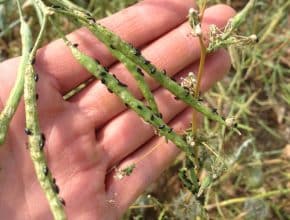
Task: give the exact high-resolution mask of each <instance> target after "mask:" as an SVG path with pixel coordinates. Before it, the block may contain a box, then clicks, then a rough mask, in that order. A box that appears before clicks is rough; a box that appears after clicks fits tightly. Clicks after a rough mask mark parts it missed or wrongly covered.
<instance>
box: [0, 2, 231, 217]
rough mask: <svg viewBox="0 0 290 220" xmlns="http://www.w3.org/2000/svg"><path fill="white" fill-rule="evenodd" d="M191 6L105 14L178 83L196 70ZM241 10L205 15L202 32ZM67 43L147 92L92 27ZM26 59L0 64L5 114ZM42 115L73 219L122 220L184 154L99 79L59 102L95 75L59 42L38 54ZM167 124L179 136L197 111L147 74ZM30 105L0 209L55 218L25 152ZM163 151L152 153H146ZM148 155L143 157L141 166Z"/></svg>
mask: <svg viewBox="0 0 290 220" xmlns="http://www.w3.org/2000/svg"><path fill="white" fill-rule="evenodd" d="M190 7H192V1H191V0H185V1H179V0H158V1H157V0H147V1H143V2H141V3H139V4H137V5H134V6H132V7H130V8H128V9H126V10H123V11H121V12H119V13H117V14H115V15H113V16H110V17H108V18H105V19H103V20H102V21H101V23H102V24H103V25H105V26H107V27H108V28H109V29H111V30H113V31H114V32H115V33H117V34H118V35H120V36H121V37H122V38H123V39H124V40H126V41H128V42H131V43H133V45H134V46H137V47H139V48H142V53H143V55H144V56H145V57H146V58H147V59H149V60H151V61H152V62H153V63H154V64H155V65H156V66H158V67H160V68H162V69H166V70H167V73H168V74H169V75H170V76H172V77H173V76H174V77H175V78H176V79H178V78H180V77H182V76H185V75H186V74H187V73H188V72H190V71H193V72H196V70H197V67H198V59H199V44H198V40H197V39H195V38H193V37H192V36H190V31H191V29H190V27H189V25H188V24H187V22H186V16H187V12H188V9H189V8H190ZM233 15H234V11H233V10H232V9H231V8H229V7H227V6H224V5H219V6H214V7H211V8H209V9H208V10H207V11H206V12H205V17H204V27H205V28H206V26H207V25H208V24H210V23H215V24H216V25H218V26H219V27H223V26H224V25H225V24H226V22H227V20H228V19H229V18H230V17H231V16H233ZM68 38H69V39H70V40H71V41H72V42H74V43H78V44H79V48H80V49H81V50H82V51H84V52H85V53H87V54H88V55H90V56H93V57H94V58H96V59H98V60H100V61H101V63H102V64H103V65H105V66H108V67H109V69H110V72H112V73H114V74H115V75H116V76H117V77H118V78H119V79H120V80H121V81H122V82H125V83H126V84H127V85H128V86H129V89H130V90H131V91H132V92H133V93H134V94H135V95H136V96H137V97H139V98H141V94H140V93H139V91H138V88H137V86H136V84H135V82H134V79H133V78H132V77H131V75H130V73H128V71H127V70H126V69H125V67H124V66H123V65H121V64H119V63H115V60H114V59H113V58H112V57H111V55H110V53H109V52H108V50H106V49H105V47H104V46H103V45H102V44H101V43H100V42H99V41H98V40H96V39H95V38H94V36H93V35H92V34H90V33H89V32H88V31H87V30H86V29H80V30H77V31H75V32H74V33H72V34H70V35H69V36H68ZM18 63H19V58H14V59H11V60H8V61H6V62H4V63H2V64H0V85H1V88H0V109H2V108H3V106H4V105H3V103H5V102H6V100H7V97H8V95H9V92H10V90H11V88H12V86H13V84H14V81H15V78H16V72H17V67H18ZM35 67H36V71H37V72H38V74H39V82H38V85H37V86H38V94H39V100H38V109H39V113H40V124H41V130H42V131H43V133H44V134H45V135H46V146H45V154H46V158H47V161H48V166H49V169H50V170H51V173H52V175H53V176H54V177H55V178H56V182H57V185H58V186H59V188H60V197H62V198H64V200H65V201H66V206H65V207H66V208H65V209H66V213H67V215H68V219H82V220H83V219H119V218H120V217H121V215H122V214H123V213H124V212H125V211H126V209H127V208H128V207H129V205H130V204H131V203H132V202H133V201H134V200H135V199H136V198H137V197H138V195H140V194H141V193H142V192H143V191H144V189H145V188H146V187H147V186H148V185H149V184H150V183H152V182H153V181H154V180H156V178H157V177H158V176H159V175H160V174H161V173H162V172H163V171H164V169H165V168H166V167H167V166H168V165H169V164H170V163H171V162H172V160H173V159H174V158H175V157H176V155H177V154H178V153H179V151H178V149H177V148H176V147H175V146H174V145H173V144H172V143H170V142H169V143H166V142H165V141H164V139H163V138H159V137H156V136H154V132H153V130H152V128H151V127H150V125H147V124H145V123H144V122H143V121H142V120H141V119H140V118H139V117H138V116H137V115H136V114H135V113H134V112H132V111H131V110H128V109H126V107H125V106H124V105H123V104H122V102H121V101H120V100H119V98H118V97H116V96H115V95H113V94H111V93H109V92H108V91H107V89H106V87H105V86H104V85H103V84H101V83H100V82H99V81H94V82H92V83H91V84H90V85H89V86H88V87H87V88H86V89H84V90H83V91H81V92H80V93H79V94H77V95H76V96H74V97H72V98H71V99H70V100H68V101H65V100H64V99H63V98H62V97H63V95H64V94H66V92H68V91H70V90H71V89H73V88H74V87H76V86H77V85H78V84H80V83H81V82H83V81H85V80H86V79H88V78H89V77H90V74H89V73H87V72H86V71H85V70H84V69H83V68H82V67H81V66H80V65H79V64H78V63H77V62H76V61H75V60H74V58H73V57H72V55H71V53H70V51H69V49H68V48H66V46H65V45H64V43H63V42H62V41H61V40H57V41H55V42H53V43H51V44H49V45H47V46H46V47H44V48H42V49H40V50H39V52H38V55H37V58H36V64H35ZM229 67H230V61H229V56H228V54H227V53H226V52H225V51H224V50H219V51H217V52H215V53H214V54H211V55H209V56H208V57H207V60H206V65H205V73H204V78H203V81H202V90H203V91H205V90H206V89H208V88H209V87H210V86H211V85H212V84H213V83H214V82H216V81H217V80H219V79H220V78H222V76H223V75H224V73H226V72H227V71H228V69H229ZM147 79H148V80H147V81H148V82H149V84H150V86H151V88H152V90H154V95H155V97H156V101H157V103H158V106H159V109H160V110H161V112H162V114H163V117H164V120H165V121H166V122H169V123H170V125H171V126H172V127H173V128H174V129H175V130H176V131H177V132H181V131H183V130H184V129H185V128H187V127H188V126H189V123H190V120H191V110H190V109H189V108H186V106H185V104H183V103H182V102H181V101H176V100H175V99H174V98H173V96H172V95H171V94H170V93H169V92H167V91H166V90H165V89H162V88H159V86H158V84H157V83H156V82H154V81H153V80H152V79H149V78H148V77H147ZM24 127H25V119H24V106H23V102H21V103H20V106H19V108H18V110H17V113H16V115H15V117H14V119H13V121H12V123H11V126H10V130H9V133H8V137H7V140H6V142H5V144H4V146H2V147H1V148H0V169H1V170H0V186H1V187H0V194H1V197H0V213H1V218H3V219H21V220H23V219H51V218H52V216H51V214H50V211H49V206H48V203H47V201H46V199H45V196H44V193H43V192H42V190H41V188H40V186H39V183H38V181H37V179H36V176H35V173H34V169H33V166H32V162H31V159H30V156H29V153H28V152H27V147H26V139H27V137H26V136H25V134H24ZM156 145H158V148H156V149H155V150H154V151H152V152H151V153H150V154H148V155H147V156H146V157H143V155H145V154H146V152H150V149H152V148H153V147H155V146H156ZM140 158H142V160H140ZM136 161H138V162H137V164H136V168H135V170H134V171H133V173H132V174H131V175H130V176H128V177H125V178H123V179H122V180H118V179H116V178H114V175H115V173H114V172H110V171H111V170H112V168H113V167H115V166H118V167H125V166H127V165H130V164H132V163H134V162H136Z"/></svg>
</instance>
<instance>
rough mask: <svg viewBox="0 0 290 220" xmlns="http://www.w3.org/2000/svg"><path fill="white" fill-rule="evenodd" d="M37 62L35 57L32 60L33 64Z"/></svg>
mask: <svg viewBox="0 0 290 220" xmlns="http://www.w3.org/2000/svg"><path fill="white" fill-rule="evenodd" d="M35 62H36V59H35V57H34V58H33V59H32V60H31V64H32V65H34V64H35Z"/></svg>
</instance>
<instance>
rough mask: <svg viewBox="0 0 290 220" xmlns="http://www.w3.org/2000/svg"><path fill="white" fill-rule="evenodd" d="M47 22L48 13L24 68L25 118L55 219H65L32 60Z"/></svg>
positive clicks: (37, 172) (45, 191) (42, 181)
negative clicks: (51, 166) (48, 157)
mask: <svg viewBox="0 0 290 220" xmlns="http://www.w3.org/2000/svg"><path fill="white" fill-rule="evenodd" d="M46 23H47V15H45V16H44V20H43V24H42V25H41V29H40V32H39V34H38V37H37V40H36V42H35V45H34V47H33V49H32V51H31V53H30V54H29V59H28V61H29V62H27V63H26V66H25V68H24V103H25V120H26V130H25V131H26V133H29V136H28V144H29V152H30V156H31V159H32V162H33V166H34V169H35V173H36V176H37V179H38V181H39V183H40V185H41V187H42V189H43V191H44V193H45V195H46V198H47V200H48V203H49V206H50V209H51V212H52V214H53V216H54V219H57V220H65V219H67V218H66V215H65V212H64V209H63V205H62V203H61V202H60V200H59V198H58V195H57V192H56V190H55V184H54V183H53V178H52V175H51V173H50V171H49V169H48V166H47V163H46V160H45V155H44V153H43V151H42V145H44V141H45V137H44V135H43V134H42V133H41V131H40V126H39V118H38V112H37V102H36V94H37V93H36V81H35V71H34V68H33V66H32V64H31V61H32V60H33V59H34V57H35V51H36V49H37V48H38V46H39V44H40V41H41V39H42V36H43V33H44V30H45V27H46Z"/></svg>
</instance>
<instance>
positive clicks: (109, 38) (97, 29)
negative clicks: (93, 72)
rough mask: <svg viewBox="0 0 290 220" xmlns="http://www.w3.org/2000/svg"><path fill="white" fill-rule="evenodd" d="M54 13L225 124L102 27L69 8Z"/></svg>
mask: <svg viewBox="0 0 290 220" xmlns="http://www.w3.org/2000/svg"><path fill="white" fill-rule="evenodd" d="M56 11H57V12H60V13H62V14H64V15H66V16H68V17H70V18H71V17H74V18H77V20H78V22H79V23H80V24H82V25H84V26H86V27H87V28H88V29H90V30H91V31H92V32H93V33H94V34H95V36H96V37H97V38H98V39H99V40H100V41H101V42H103V43H104V44H105V45H106V46H107V48H111V45H113V47H114V48H115V49H116V50H118V51H119V52H120V53H122V54H123V55H124V56H126V57H127V59H129V60H131V62H133V63H135V65H136V66H139V67H141V68H142V69H143V70H145V71H146V72H147V73H148V74H149V75H151V76H152V77H153V78H154V79H155V80H156V81H158V82H159V83H160V84H161V85H162V86H163V87H164V88H166V89H167V90H169V91H170V92H171V93H172V94H174V95H175V96H176V97H178V98H179V99H181V100H182V101H184V102H185V103H186V104H188V105H189V106H191V107H193V108H194V109H196V110H197V111H198V112H201V113H202V114H203V115H205V116H206V117H208V118H209V119H212V120H215V121H217V122H220V123H221V124H225V122H224V120H223V119H222V117H221V116H219V115H217V114H214V113H213V112H212V111H211V109H210V108H208V107H206V106H205V105H203V104H201V103H200V102H199V101H198V100H197V99H196V98H195V97H193V96H191V95H190V94H189V92H188V91H187V90H186V89H185V88H182V87H181V86H180V85H179V84H178V83H176V82H175V81H174V80H172V79H171V78H170V77H168V76H167V75H165V74H164V72H163V71H162V70H158V69H157V68H156V67H155V66H154V65H152V63H150V62H149V61H148V60H146V59H145V58H144V57H143V56H142V55H141V53H139V52H138V50H137V49H136V48H134V47H132V45H131V44H129V43H127V42H125V41H123V40H122V39H121V38H120V37H118V36H117V35H115V34H114V33H112V32H111V31H109V30H108V29H107V28H105V27H104V26H102V25H100V24H97V23H95V22H94V23H93V24H92V23H90V22H89V21H88V19H87V16H86V15H85V14H84V13H83V12H81V11H77V10H74V9H73V8H71V11H61V10H56ZM136 51H137V52H136ZM155 69H156V71H155Z"/></svg>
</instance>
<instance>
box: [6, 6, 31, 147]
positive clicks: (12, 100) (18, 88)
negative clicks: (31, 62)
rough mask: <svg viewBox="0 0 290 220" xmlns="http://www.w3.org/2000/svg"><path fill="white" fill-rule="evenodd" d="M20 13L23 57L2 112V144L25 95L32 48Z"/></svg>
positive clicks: (26, 25)
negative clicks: (26, 74)
mask: <svg viewBox="0 0 290 220" xmlns="http://www.w3.org/2000/svg"><path fill="white" fill-rule="evenodd" d="M17 4H18V8H20V5H19V2H18V1H17ZM19 14H20V22H21V27H20V34H21V43H22V57H21V60H20V64H19V68H18V72H17V78H16V82H15V84H14V87H13V88H12V90H11V92H10V95H9V97H8V100H7V102H6V105H5V107H4V109H3V111H2V112H1V114H0V145H2V144H3V143H4V142H5V139H6V135H7V131H8V128H9V124H10V122H11V120H12V118H13V116H14V114H15V112H16V110H17V107H18V105H19V102H20V99H21V97H22V95H23V85H24V72H25V67H26V65H27V63H28V59H29V53H30V50H31V48H32V34H31V31H30V28H29V26H28V24H27V23H26V22H25V20H24V18H23V15H22V11H21V10H20V9H19Z"/></svg>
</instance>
